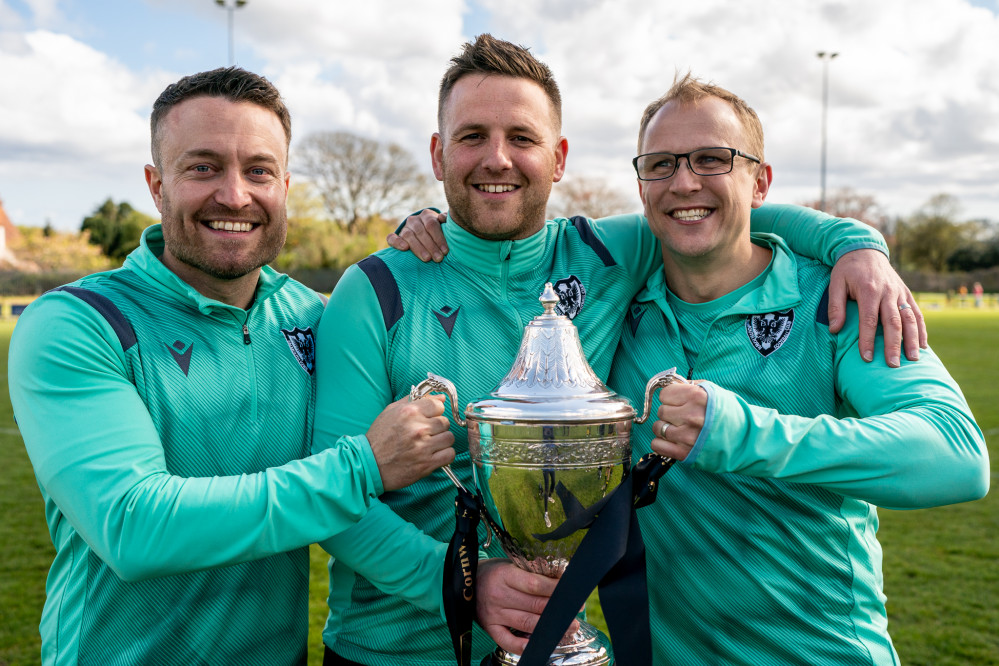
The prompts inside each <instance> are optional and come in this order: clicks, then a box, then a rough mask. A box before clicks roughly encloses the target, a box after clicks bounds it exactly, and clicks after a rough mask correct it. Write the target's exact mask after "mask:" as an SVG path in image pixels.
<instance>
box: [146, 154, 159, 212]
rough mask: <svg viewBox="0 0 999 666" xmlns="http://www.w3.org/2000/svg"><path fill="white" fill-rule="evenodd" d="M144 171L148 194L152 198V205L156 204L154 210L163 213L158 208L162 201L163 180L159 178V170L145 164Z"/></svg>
mask: <svg viewBox="0 0 999 666" xmlns="http://www.w3.org/2000/svg"><path fill="white" fill-rule="evenodd" d="M145 170H146V185H147V186H149V194H151V195H152V196H153V203H154V204H156V210H158V211H160V212H161V213H162V212H163V209H162V208H160V204H161V202H162V201H163V178H162V177H161V176H160V170H159V169H157V168H156V167H154V166H153V165H152V164H147V165H146V167H145Z"/></svg>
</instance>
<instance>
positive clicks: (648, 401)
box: [444, 368, 688, 424]
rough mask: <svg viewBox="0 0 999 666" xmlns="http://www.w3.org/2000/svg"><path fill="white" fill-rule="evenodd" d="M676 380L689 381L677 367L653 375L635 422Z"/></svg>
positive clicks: (646, 415)
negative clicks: (653, 397) (662, 389)
mask: <svg viewBox="0 0 999 666" xmlns="http://www.w3.org/2000/svg"><path fill="white" fill-rule="evenodd" d="M444 381H447V380H444ZM675 382H679V383H680V384H687V383H688V382H687V380H686V379H684V378H683V377H682V376H680V375H679V374H677V372H676V368H670V369H669V370H663V371H662V372H660V373H657V374H655V375H652V379H650V380H649V383H648V384H646V385H645V406H644V407H643V408H642V416H641V417H638V418H636V419H635V423H638V424H642V423H645V421H646V420H648V418H649V415H650V411H651V410H652V392H653V391H657V390H659V389H661V388H663V387H666V386H669V385H670V384H673V383H675Z"/></svg>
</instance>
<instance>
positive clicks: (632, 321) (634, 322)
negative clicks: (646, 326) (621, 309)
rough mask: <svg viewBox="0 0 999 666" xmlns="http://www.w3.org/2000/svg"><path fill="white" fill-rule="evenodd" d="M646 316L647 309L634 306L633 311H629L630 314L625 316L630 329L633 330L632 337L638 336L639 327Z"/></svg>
mask: <svg viewBox="0 0 999 666" xmlns="http://www.w3.org/2000/svg"><path fill="white" fill-rule="evenodd" d="M644 316H645V308H644V307H643V306H641V305H632V306H631V309H629V310H628V314H627V315H625V318H624V320H625V321H626V322H628V327H629V328H631V337H635V336H636V335H638V325H639V324H640V323H641V322H642V317H644Z"/></svg>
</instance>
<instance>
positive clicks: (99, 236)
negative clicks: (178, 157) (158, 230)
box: [0, 132, 999, 291]
mask: <svg viewBox="0 0 999 666" xmlns="http://www.w3.org/2000/svg"><path fill="white" fill-rule="evenodd" d="M292 172H293V173H294V178H293V185H292V187H291V190H290V191H289V196H288V240H287V243H286V244H285V247H284V249H283V251H282V252H281V254H280V255H279V256H278V258H277V260H276V261H275V262H274V263H275V267H276V268H278V269H279V270H282V271H286V272H289V273H292V274H293V275H296V277H300V278H304V279H305V281H306V282H309V283H313V286H315V287H316V288H318V289H323V290H327V291H328V290H329V289H332V285H333V283H335V281H336V279H337V278H338V277H339V274H340V273H342V271H343V270H345V269H346V268H347V266H350V265H351V264H353V263H355V262H357V261H359V260H360V259H362V258H364V257H365V256H367V255H368V254H370V253H372V252H375V251H377V250H379V249H381V248H382V247H384V246H385V236H386V235H387V234H388V233H389V232H390V231H392V230H393V229H394V228H395V226H396V225H397V224H398V221H399V220H400V219H401V218H402V217H403V216H405V215H406V214H407V213H409V212H411V211H413V210H416V209H418V208H419V207H422V206H425V205H431V204H433V205H438V206H441V205H443V200H442V199H443V197H442V193H441V191H440V189H439V188H436V187H435V184H434V180H433V178H431V177H430V175H429V174H427V173H425V172H424V171H422V170H421V169H420V168H419V167H418V165H417V161H416V160H415V159H414V157H413V156H412V155H411V154H410V153H409V152H408V151H406V150H405V149H404V148H402V147H401V146H399V145H398V144H395V143H391V142H379V141H376V140H373V139H369V138H365V137H361V136H358V135H356V134H352V133H350V132H317V133H314V134H311V135H309V136H307V137H305V138H304V139H303V140H302V141H301V142H300V143H299V145H298V146H297V148H296V150H295V151H294V152H293V153H292ZM803 203H804V205H808V206H811V207H813V208H819V206H818V202H816V201H810V202H803ZM636 204H637V202H635V201H632V200H630V199H629V198H627V197H625V196H623V195H622V194H621V193H620V192H618V191H617V190H615V189H613V188H612V187H610V186H609V185H608V184H607V183H605V182H604V181H601V180H599V179H595V178H588V177H585V176H582V177H572V176H569V177H567V178H566V179H564V180H563V181H562V182H560V183H558V184H557V185H556V186H555V188H554V189H553V196H552V199H551V204H550V206H549V215H550V216H555V215H586V216H588V217H593V218H596V217H605V216H607V215H613V214H617V213H622V212H626V211H630V210H634V209H635V208H636ZM825 204H826V205H825V210H826V212H829V213H831V214H833V215H837V216H840V217H852V218H855V219H859V220H861V221H863V222H866V223H868V224H870V225H871V226H873V227H875V228H877V229H878V230H880V231H881V232H882V233H883V234H884V235H885V238H886V239H887V241H888V245H889V248H890V250H891V256H892V263H893V264H894V265H895V266H896V268H897V269H898V270H899V271H900V272H901V273H902V275H903V277H905V278H906V280H907V282H909V284H910V286H911V287H912V288H913V290H916V291H946V290H948V289H956V288H957V287H956V284H957V282H956V281H959V280H967V279H973V280H974V281H980V282H982V284H983V285H985V287H986V289H987V290H988V291H999V225H997V224H996V223H994V222H990V221H988V220H962V219H961V216H960V205H959V203H958V200H957V199H956V198H955V197H953V196H951V195H948V194H937V195H935V196H933V197H931V198H930V199H929V200H927V201H926V202H925V203H923V204H922V205H921V206H920V207H919V208H918V209H917V210H916V211H915V212H914V213H913V214H912V215H909V216H907V217H898V216H890V215H888V214H886V213H885V212H884V210H883V209H882V207H881V206H880V205H879V204H878V202H877V200H876V199H875V197H874V196H872V195H869V194H863V193H859V192H857V191H855V190H852V189H850V188H844V189H840V190H836V191H834V192H832V193H831V195H830V196H828V197H826V202H825ZM156 221H157V220H156V219H155V218H153V217H150V216H149V215H146V214H144V213H142V212H140V211H137V210H135V209H134V208H133V207H132V206H131V205H130V204H129V203H127V202H118V203H116V202H114V201H113V200H112V199H110V198H109V199H107V200H106V201H104V202H103V203H101V204H100V205H99V206H97V208H95V209H94V211H93V212H92V213H91V214H90V215H88V216H87V217H85V218H84V219H83V222H82V224H81V226H80V232H79V233H78V234H58V233H57V232H54V231H53V230H52V229H51V227H50V226H46V228H45V229H43V230H39V229H31V228H25V233H24V234H22V235H21V238H20V239H19V240H18V245H19V246H20V247H12V249H13V250H14V251H15V252H16V253H17V256H18V257H19V258H20V259H21V262H20V263H21V266H20V268H21V269H22V270H23V268H24V266H29V267H34V270H35V272H49V273H58V275H57V276H56V275H53V279H63V278H64V277H65V276H66V275H67V274H76V275H77V276H78V275H84V274H86V273H89V272H93V271H95V270H104V269H106V268H110V267H113V266H115V265H120V264H121V262H122V261H123V260H124V258H125V256H127V255H128V253H129V252H131V251H132V250H133V249H134V248H135V247H137V246H138V244H139V238H140V236H141V234H142V231H143V230H144V229H145V228H146V227H148V226H149V225H150V224H153V223H155V222H156ZM63 281H65V280H63ZM317 282H318V283H319V284H315V283H317ZM56 284H58V282H57V283H56ZM53 286H55V285H53ZM0 289H3V285H0Z"/></svg>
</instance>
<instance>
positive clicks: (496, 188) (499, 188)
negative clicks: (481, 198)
mask: <svg viewBox="0 0 999 666" xmlns="http://www.w3.org/2000/svg"><path fill="white" fill-rule="evenodd" d="M476 187H477V188H479V189H480V190H482V191H483V192H489V193H490V194H496V193H498V192H513V191H514V190H515V189H517V186H516V185H492V184H487V185H476Z"/></svg>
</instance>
